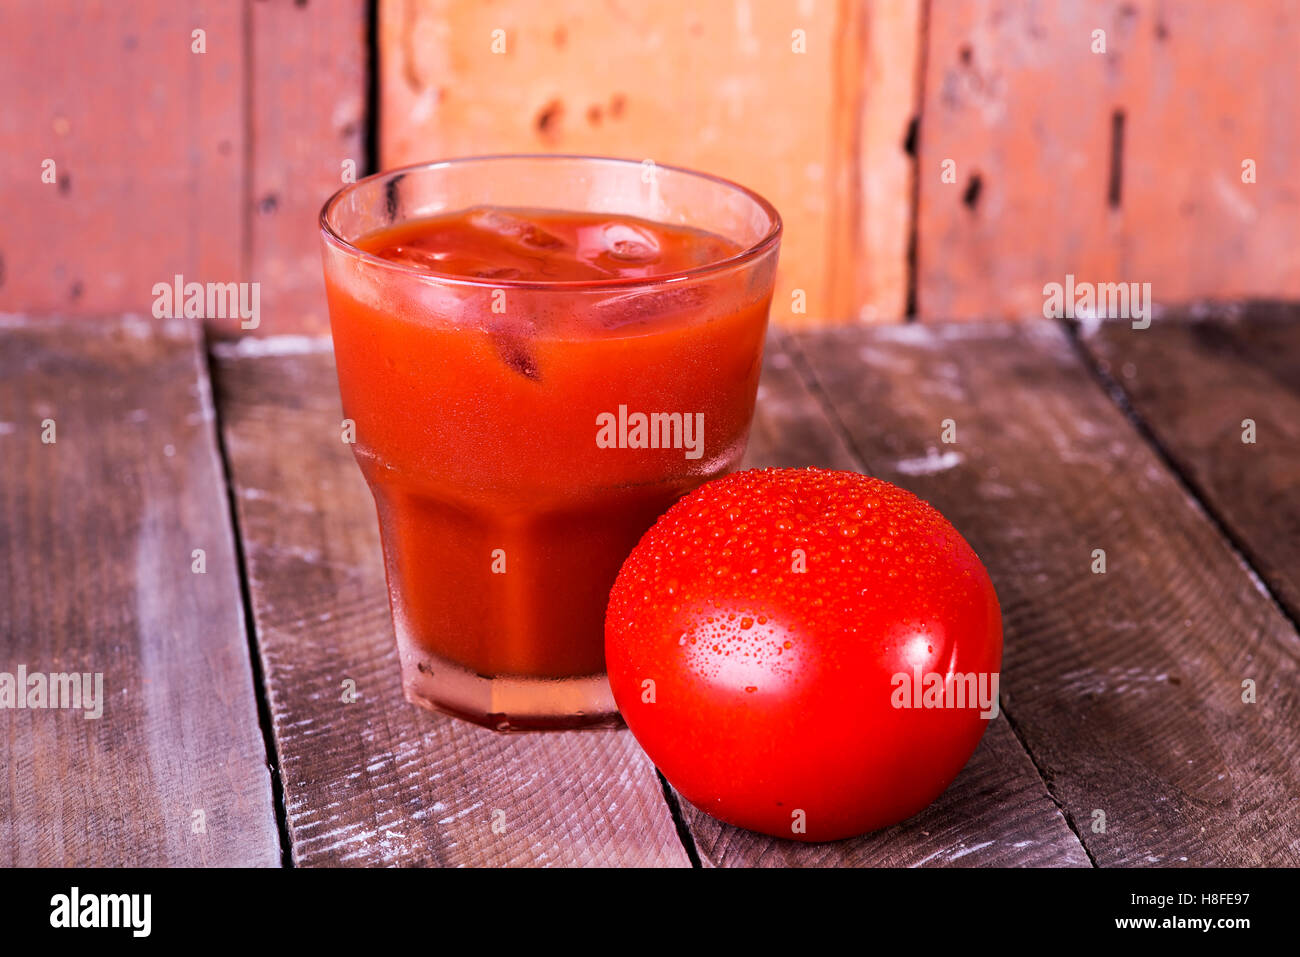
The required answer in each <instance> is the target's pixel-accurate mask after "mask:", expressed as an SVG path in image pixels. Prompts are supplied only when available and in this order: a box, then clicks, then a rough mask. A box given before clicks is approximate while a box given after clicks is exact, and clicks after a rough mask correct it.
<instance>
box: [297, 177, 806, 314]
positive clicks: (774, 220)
mask: <svg viewBox="0 0 1300 957" xmlns="http://www.w3.org/2000/svg"><path fill="white" fill-rule="evenodd" d="M497 160H545V161H553V160H569V161H573V160H587V161H592V162H597V163H613V164H618V165H621V166H635V167H640V166H641V165H642V164H643V162H644V161H643V160H634V159H626V158H623V157H617V156H593V155H588V154H583V153H483V154H478V155H474V156H458V157H454V158H451V159H442V160H430V161H426V162H422V163H411V164H409V165H407V166H397V167H394V168H392V169H386V170H380V171H379V172H377V173H371V174H370V175H369V176H365V177H362V178H361V179H359V180H357V181H356V182H355V183H348V184H346V185H344V186H342V187H340V188H339V189H337V190H335V191H334V193H333V194H332V195H331V196H330V197H329V198H328V199H327V200H325V204H324V205H323V206H321V211H320V216H319V217H318V222H319V225H320V230H321V235H322V236H323V237H324V239H325V241H326V242H328V243H330V244H331V245H333V246H335V247H337V248H339V249H341V250H342V251H343V252H345V253H348V254H350V255H352V256H354V257H356V258H358V259H360V260H361V261H363V262H365V263H368V264H371V265H374V266H377V267H380V268H384V269H389V270H393V271H394V272H398V273H405V274H407V275H410V276H413V277H416V278H419V279H421V280H423V281H426V282H428V281H434V282H437V283H440V284H445V285H457V286H471V287H475V288H481V289H501V288H509V289H535V290H547V289H550V290H568V291H574V290H584V289H592V290H600V289H628V288H636V287H642V286H663V285H665V284H666V283H674V282H687V281H690V280H693V279H699V278H702V277H706V276H709V275H712V274H715V273H720V272H725V271H728V270H731V269H735V268H736V267H738V266H743V265H745V264H747V263H750V262H752V261H753V260H756V259H758V258H759V257H760V256H762V255H763V254H764V253H766V252H767V251H768V250H769V249H771V248H772V247H773V246H775V245H776V243H777V242H778V241H779V240H780V238H781V233H782V231H783V228H784V226H783V224H782V222H781V214H780V213H779V212H777V210H776V207H775V206H773V205H772V204H771V203H770V202H769V201H768V200H767V199H765V198H764V197H763V196H762V195H761V194H759V193H757V192H755V191H754V190H752V189H750V188H749V187H748V186H742V185H741V184H740V183H737V182H735V181H733V180H729V179H726V178H725V177H722V176H715V175H714V174H712V173H702V172H700V171H698V170H693V169H688V168H687V167H685V166H674V165H672V164H669V163H658V162H656V163H655V167H656V168H657V169H664V170H668V171H670V172H672V173H682V174H685V175H687V176H691V177H695V178H696V179H704V180H709V181H711V182H714V183H717V184H718V185H720V186H724V187H727V188H728V189H731V190H734V191H736V192H738V193H740V194H742V195H744V196H746V197H748V198H749V199H750V200H751V201H752V202H754V203H755V204H756V205H757V206H758V208H759V209H760V210H762V211H763V213H764V214H765V215H766V216H767V217H768V220H769V221H770V225H769V226H768V229H767V232H765V233H764V234H763V236H762V237H761V238H760V239H758V240H757V241H756V242H754V243H751V244H749V245H748V246H746V247H745V248H744V249H742V250H741V251H740V252H738V253H736V254H735V255H732V256H728V257H727V258H725V259H719V260H717V261H716V262H710V263H705V264H704V265H702V266H692V267H691V268H690V269H678V270H674V271H672V272H666V273H662V274H660V275H657V276H611V277H608V278H601V279H560V280H544V281H543V280H536V279H491V278H487V277H481V278H480V277H474V276H453V275H444V274H443V273H437V272H433V271H431V270H428V269H422V268H420V267H418V266H413V265H409V264H406V263H399V262H394V261H393V260H391V259H384V258H383V257H382V256H376V255H375V254H374V253H368V252H366V251H365V250H364V249H361V248H360V247H359V246H357V245H356V244H355V243H353V242H352V241H350V240H348V239H345V238H344V237H343V236H341V235H339V233H338V232H337V231H336V230H335V229H334V227H333V226H332V225H331V224H330V221H329V216H330V213H331V212H332V211H333V209H334V207H335V206H336V205H338V203H339V202H340V201H341V200H342V199H343V197H344V196H345V195H346V194H348V193H350V192H352V191H353V190H356V189H358V188H360V187H361V186H364V185H366V184H367V183H374V182H377V181H380V180H383V179H385V178H393V177H397V176H405V175H407V174H409V173H413V172H417V171H424V170H432V169H441V168H444V167H448V166H467V165H470V164H473V163H483V162H492V161H497Z"/></svg>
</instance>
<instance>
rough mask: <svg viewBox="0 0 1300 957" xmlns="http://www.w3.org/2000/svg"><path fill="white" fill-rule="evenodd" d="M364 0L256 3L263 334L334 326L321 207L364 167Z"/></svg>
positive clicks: (253, 227) (253, 128)
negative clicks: (324, 274)
mask: <svg viewBox="0 0 1300 957" xmlns="http://www.w3.org/2000/svg"><path fill="white" fill-rule="evenodd" d="M366 7H367V4H366V2H365V0H343V2H339V0H333V2H330V3H327V4H320V3H315V4H308V3H302V2H297V0H259V2H257V3H252V4H250V6H249V16H250V21H251V22H250V30H249V33H248V38H249V44H250V47H249V68H250V83H251V88H252V95H251V97H250V99H249V109H250V111H251V113H250V116H249V124H250V133H249V136H250V161H251V166H250V170H249V175H250V179H251V182H250V186H249V195H248V200H249V208H248V210H247V213H246V215H247V216H248V220H249V239H250V258H249V262H248V264H247V269H248V274H249V278H250V279H251V280H254V281H257V282H259V283H260V284H261V306H262V314H263V316H265V317H266V321H265V323H264V324H263V325H262V326H261V327H260V328H259V329H258V330H257V331H256V333H254V334H255V335H282V334H286V333H322V332H328V331H329V315H328V313H327V312H326V309H325V287H324V285H323V283H322V281H321V267H320V239H319V236H318V234H319V229H318V227H317V217H318V216H319V215H320V209H321V205H322V204H323V203H324V202H325V200H326V198H327V197H328V196H329V195H330V194H331V193H333V192H334V191H335V190H336V189H339V188H340V187H341V186H342V185H343V184H344V182H345V177H347V180H346V181H348V182H353V181H355V180H356V179H359V178H360V177H361V176H362V175H364V174H365V172H366V169H365V166H366V163H367V159H368V158H367V157H366V156H365V155H364V152H365V142H364V140H365V132H366V114H365V111H366V84H367V76H366V70H367V63H366V58H367V52H366V29H367V25H366Z"/></svg>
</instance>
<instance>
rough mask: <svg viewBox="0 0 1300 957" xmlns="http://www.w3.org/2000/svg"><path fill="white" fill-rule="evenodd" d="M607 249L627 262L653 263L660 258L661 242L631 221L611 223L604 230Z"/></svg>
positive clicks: (615, 257)
mask: <svg viewBox="0 0 1300 957" xmlns="http://www.w3.org/2000/svg"><path fill="white" fill-rule="evenodd" d="M603 236H604V240H605V250H606V252H608V253H609V255H610V256H611V257H612V258H614V259H616V260H618V261H619V262H625V263H652V262H654V261H656V260H657V259H658V258H659V242H658V240H656V239H655V237H654V236H653V235H651V234H650V233H649V232H647V231H646V230H644V229H639V228H637V227H636V226H633V225H631V224H630V223H610V224H609V225H608V226H606V227H605V228H604V230H603Z"/></svg>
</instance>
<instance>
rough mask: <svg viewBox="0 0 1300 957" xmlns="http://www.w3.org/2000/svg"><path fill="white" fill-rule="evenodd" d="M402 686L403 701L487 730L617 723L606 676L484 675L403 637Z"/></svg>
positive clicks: (561, 728) (400, 645) (618, 717)
mask: <svg viewBox="0 0 1300 957" xmlns="http://www.w3.org/2000/svg"><path fill="white" fill-rule="evenodd" d="M397 647H398V651H399V653H400V655H401V660H402V691H403V693H404V694H405V696H406V700H407V701H409V702H411V704H414V705H419V706H420V707H421V708H427V709H428V710H430V711H438V712H441V713H442V714H447V715H451V716H452V717H453V718H460V719H462V720H464V721H472V722H473V723H474V724H478V725H482V726H483V727H485V728H491V729H492V730H493V731H574V730H579V729H588V728H590V729H600V728H622V727H625V725H624V724H623V718H622V716H621V715H619V713H618V708H617V707H616V706H615V704H614V695H613V694H612V693H611V692H610V690H609V681H608V679H607V678H606V677H605V676H604V675H603V674H602V675H581V676H578V677H574V678H530V677H527V676H524V675H503V676H498V677H488V676H486V675H480V674H475V673H474V672H472V671H469V670H467V669H465V668H464V667H462V666H461V665H458V664H456V663H454V662H452V661H449V660H447V659H445V658H442V657H440V656H438V655H434V654H430V653H429V652H428V651H427V650H425V649H423V648H419V647H417V646H415V645H414V644H413V643H412V642H410V641H409V640H403V636H402V635H401V634H400V633H399V634H398V636H397Z"/></svg>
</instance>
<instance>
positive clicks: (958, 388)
mask: <svg viewBox="0 0 1300 957" xmlns="http://www.w3.org/2000/svg"><path fill="white" fill-rule="evenodd" d="M799 343H800V345H801V347H802V348H803V349H804V351H805V353H806V354H807V357H808V360H809V362H810V363H811V366H812V368H813V370H814V373H815V376H816V381H817V383H818V385H819V387H820V388H821V389H823V390H824V392H825V394H826V395H827V396H828V398H829V400H830V401H831V403H832V404H833V407H834V409H835V412H836V414H837V416H838V417H839V419H840V421H841V422H842V423H843V424H844V426H845V428H846V429H847V430H848V431H849V433H850V435H851V436H852V443H853V447H854V450H855V451H856V452H857V453H858V454H860V455H861V456H862V457H863V458H864V460H865V461H866V462H867V464H868V465H869V466H871V468H872V470H873V471H874V472H875V473H876V474H878V475H880V476H881V477H883V478H887V479H889V480H891V481H897V482H898V483H899V484H902V485H904V486H906V487H908V488H911V489H912V490H914V491H915V492H916V493H917V494H919V495H921V496H922V497H923V498H925V499H927V500H928V501H930V502H932V503H933V504H934V505H935V506H937V507H938V508H939V509H941V510H942V511H943V512H944V513H945V514H946V515H947V516H948V517H949V518H950V519H952V521H953V523H954V524H955V525H956V526H957V528H958V529H960V530H961V531H962V533H963V534H964V535H965V536H966V537H967V538H968V539H969V541H970V542H971V544H972V545H973V546H974V547H975V550H976V551H977V552H978V553H979V554H980V556H981V557H982V558H983V560H984V562H985V564H986V565H987V566H988V568H989V572H990V574H991V575H992V576H993V581H994V583H995V585H996V586H997V588H998V595H999V598H1000V600H1001V604H1002V611H1003V615H1004V622H1005V628H1006V644H1005V653H1004V661H1003V672H1002V674H1003V685H1002V698H1003V707H1004V711H1005V712H1006V714H1007V715H1008V717H1009V718H1010V720H1011V721H1012V723H1013V726H1014V728H1015V729H1016V732H1017V734H1018V736H1019V737H1020V738H1021V739H1022V740H1023V741H1024V743H1025V745H1026V746H1027V747H1028V748H1029V751H1030V753H1031V755H1032V756H1033V759H1034V763H1035V764H1036V765H1037V766H1038V767H1039V768H1040V769H1041V770H1042V772H1043V774H1044V775H1045V778H1046V780H1047V782H1048V784H1049V786H1050V788H1051V791H1052V794H1053V796H1054V797H1055V798H1056V800H1057V801H1058V802H1059V803H1060V804H1061V805H1062V807H1063V809H1064V810H1065V812H1066V813H1067V815H1069V817H1070V819H1071V821H1072V822H1073V824H1074V826H1075V830H1076V831H1077V832H1078V833H1079V834H1080V835H1081V837H1082V839H1083V841H1084V842H1085V844H1086V846H1087V847H1088V850H1089V852H1090V855H1091V856H1092V858H1093V859H1094V860H1095V861H1096V862H1097V863H1099V864H1101V865H1115V864H1130V865H1132V864H1137V865H1141V864H1156V863H1159V864H1173V865H1177V864H1184V863H1185V864H1192V865H1197V864H1205V865H1211V864H1213V865H1218V864H1226V865H1237V864H1240V865H1259V864H1292V865H1294V864H1296V863H1300V691H1298V690H1297V689H1298V688H1300V682H1298V681H1297V679H1298V678H1300V675H1298V674H1297V672H1300V664H1298V657H1300V655H1298V653H1300V637H1298V636H1297V634H1296V632H1295V630H1294V629H1293V628H1292V627H1291V626H1290V624H1289V623H1288V622H1287V621H1286V620H1285V619H1284V618H1283V616H1282V615H1281V613H1280V612H1279V610H1278V609H1277V607H1276V605H1274V604H1273V602H1272V601H1271V600H1269V598H1268V597H1267V596H1266V595H1264V594H1261V592H1260V591H1259V590H1258V589H1257V587H1256V585H1255V582H1254V581H1253V580H1252V578H1251V576H1250V574H1249V573H1248V571H1247V569H1246V568H1245V567H1244V566H1243V565H1242V563H1241V561H1240V560H1239V558H1238V556H1237V555H1236V554H1235V553H1234V552H1233V550H1232V549H1231V547H1230V546H1229V544H1228V543H1227V542H1226V541H1225V540H1224V539H1223V538H1222V537H1221V536H1220V535H1219V534H1218V532H1217V531H1216V529H1215V528H1214V526H1213V525H1212V524H1211V523H1210V521H1209V520H1208V519H1207V518H1206V516H1205V514H1204V513H1203V512H1202V511H1201V510H1200V508H1199V507H1198V506H1197V504H1196V503H1195V502H1194V501H1193V500H1191V499H1190V498H1189V497H1188V495H1187V494H1186V493H1185V492H1184V490H1183V488H1182V487H1181V485H1180V484H1179V482H1178V480H1177V479H1176V478H1175V477H1174V476H1173V475H1172V474H1171V473H1170V472H1169V471H1168V470H1167V469H1165V467H1164V466H1163V465H1162V464H1161V462H1160V460H1159V458H1158V457H1157V455H1156V453H1155V451H1154V450H1153V449H1152V448H1151V447H1150V446H1148V445H1147V444H1146V443H1145V442H1144V441H1143V440H1142V438H1141V437H1140V436H1139V435H1138V434H1137V433H1136V432H1135V431H1134V430H1133V429H1132V428H1131V427H1130V425H1129V424H1128V422H1127V421H1126V420H1125V418H1124V416H1123V414H1122V413H1121V412H1120V411H1119V409H1118V408H1117V407H1116V406H1115V405H1113V404H1112V403H1111V402H1110V401H1109V400H1108V399H1107V398H1106V396H1105V394H1104V393H1103V391H1102V390H1101V389H1100V388H1099V387H1098V386H1097V385H1096V383H1095V382H1094V381H1093V380H1092V378H1091V376H1090V374H1089V372H1088V371H1087V370H1086V369H1085V368H1084V366H1083V364H1082V362H1080V360H1079V358H1078V356H1077V354H1076V352H1075V351H1074V349H1073V348H1072V346H1071V344H1070V342H1069V340H1068V337H1067V336H1066V335H1065V333H1064V332H1063V331H1062V330H1061V329H1060V328H1059V327H1058V326H1057V325H1055V324H1054V323H1050V322H1045V321H1042V320H1040V321H1037V322H1029V323H1024V324H1020V325H1018V326H1005V325H1003V326H999V325H967V326H961V325H958V326H948V327H937V328H927V327H922V326H909V327H900V328H897V329H888V330H887V329H881V330H877V331H875V332H874V333H872V332H869V331H863V332H859V331H852V332H850V331H847V330H844V331H832V332H830V333H827V334H824V335H809V336H807V337H806V338H805V337H801V338H800V339H799ZM854 356H856V357H857V359H858V360H859V361H858V362H852V361H849V359H850V358H851V357H854ZM945 420H951V421H950V422H949V423H945ZM945 424H948V425H951V426H952V427H953V428H955V430H956V433H955V437H956V440H957V441H956V442H955V443H954V444H951V445H945V444H943V442H942V441H941V433H942V431H943V430H944V429H945ZM1097 549H1103V550H1104V551H1105V562H1106V565H1105V572H1104V573H1094V570H1093V569H1094V568H1097V567H1099V566H1097V565H1096V564H1095V563H1096V561H1097V555H1096V554H1095V550H1097ZM1247 681H1249V682H1252V683H1253V686H1254V688H1255V689H1256V694H1257V701H1256V703H1246V702H1244V701H1243V683H1244V682H1247ZM1099 812H1100V814H1104V815H1105V831H1104V832H1101V831H1099V830H1094V827H1099V826H1100V823H1101V820H1102V819H1101V817H1100V816H1099Z"/></svg>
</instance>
